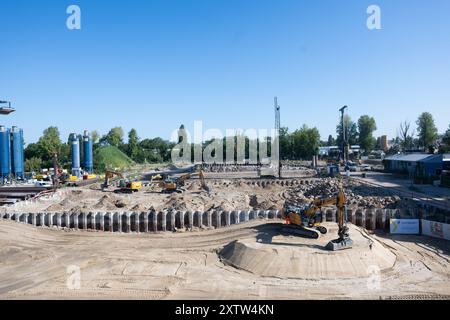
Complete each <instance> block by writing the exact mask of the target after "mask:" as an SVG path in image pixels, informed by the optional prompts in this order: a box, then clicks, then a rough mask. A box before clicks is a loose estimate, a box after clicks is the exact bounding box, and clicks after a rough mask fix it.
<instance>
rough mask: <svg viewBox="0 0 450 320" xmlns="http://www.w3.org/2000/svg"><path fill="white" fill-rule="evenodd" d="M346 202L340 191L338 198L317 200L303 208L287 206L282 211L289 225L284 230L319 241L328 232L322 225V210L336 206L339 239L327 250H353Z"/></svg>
mask: <svg viewBox="0 0 450 320" xmlns="http://www.w3.org/2000/svg"><path fill="white" fill-rule="evenodd" d="M346 201H347V199H346V197H345V193H344V192H343V191H342V190H340V191H339V192H338V194H337V196H336V197H330V198H325V199H315V200H313V202H312V203H310V204H307V205H305V206H302V207H297V206H285V207H284V208H283V210H282V216H283V218H284V219H285V220H286V224H287V226H286V227H285V228H284V230H285V231H287V232H289V233H293V234H296V235H300V236H304V237H307V238H312V239H318V238H319V237H320V234H326V233H327V232H328V230H327V229H326V228H325V227H323V226H321V225H320V221H321V220H322V216H321V212H320V209H321V208H323V207H327V206H336V207H337V209H338V210H337V213H338V216H337V220H338V226H339V230H338V239H336V240H333V241H331V242H329V243H328V244H327V246H326V248H327V249H328V250H332V251H337V250H342V249H348V248H351V247H352V246H353V241H352V240H351V239H350V236H349V229H348V227H347V226H346V222H345V216H346V205H345V203H346Z"/></svg>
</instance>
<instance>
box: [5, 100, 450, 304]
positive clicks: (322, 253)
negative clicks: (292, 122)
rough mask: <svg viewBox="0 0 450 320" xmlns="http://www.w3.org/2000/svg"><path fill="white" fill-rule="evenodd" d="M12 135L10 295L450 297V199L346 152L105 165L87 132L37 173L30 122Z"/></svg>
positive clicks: (8, 157) (8, 163)
mask: <svg viewBox="0 0 450 320" xmlns="http://www.w3.org/2000/svg"><path fill="white" fill-rule="evenodd" d="M8 108H9V109H3V111H4V112H5V114H6V113H7V112H8V113H10V112H14V109H12V108H11V106H10V105H8ZM341 112H342V113H343V111H342V110H341ZM275 129H276V130H278V131H279V130H280V107H279V106H278V104H277V100H276V99H275ZM0 134H1V135H0V147H1V148H2V149H1V150H2V151H1V152H2V153H1V159H0V160H1V167H0V169H1V176H2V182H3V184H4V185H3V186H1V187H0V200H1V204H2V205H1V206H0V299H198V300H204V299H244V300H245V299H387V300H388V299H395V300H396V299H446V300H447V299H449V298H450V272H449V266H450V264H449V259H450V242H449V238H448V236H449V230H450V229H449V227H448V226H449V224H448V223H449V222H450V218H449V217H450V216H449V215H448V213H449V208H448V199H447V200H444V201H440V198H438V197H433V198H431V197H424V196H423V195H421V194H420V193H416V194H415V195H414V194H411V193H410V192H405V191H402V189H401V187H400V186H396V187H392V186H386V185H383V184H381V183H374V182H371V180H370V179H376V178H377V177H378V175H377V173H376V172H365V171H364V172H363V171H362V170H359V171H358V172H356V173H352V174H350V170H349V168H348V167H349V165H348V164H347V163H346V158H345V148H344V149H343V152H342V155H343V159H342V161H341V162H339V161H338V162H333V163H326V162H323V161H318V159H317V158H314V159H313V160H312V161H311V162H305V161H303V162H295V161H281V162H277V163H275V166H274V164H271V165H270V166H267V165H263V164H260V163H256V164H248V163H244V164H238V163H235V164H217V163H214V164H208V163H198V164H195V165H194V164H193V165H188V166H176V165H174V164H162V165H161V166H158V167H157V168H154V169H152V170H148V168H144V167H135V168H129V169H128V170H122V171H120V170H115V169H114V168H111V169H106V170H105V172H104V173H102V174H95V173H94V168H95V165H96V164H95V163H94V161H93V157H92V139H91V136H90V134H89V132H88V131H85V132H84V133H83V135H82V138H81V139H80V138H79V136H78V135H76V134H72V135H71V137H70V140H69V141H70V143H71V162H72V166H71V167H72V170H71V171H70V172H69V173H67V172H64V170H62V168H60V166H59V163H58V155H57V154H55V156H54V161H53V163H54V168H53V171H52V174H50V179H48V180H47V181H45V180H36V179H35V180H33V181H30V180H27V179H24V169H23V168H24V167H23V161H24V157H23V131H22V130H18V129H17V128H16V127H14V128H12V129H11V130H10V129H6V128H5V127H0ZM74 276H75V277H78V278H77V279H78V280H79V281H78V282H77V281H75V285H73V283H72V282H71V281H72V280H71V279H73V277H74Z"/></svg>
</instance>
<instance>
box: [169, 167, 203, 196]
mask: <svg viewBox="0 0 450 320" xmlns="http://www.w3.org/2000/svg"><path fill="white" fill-rule="evenodd" d="M195 176H198V177H199V178H200V182H201V187H202V189H203V190H205V191H207V192H210V191H211V190H210V188H209V187H208V185H207V184H206V181H205V174H204V173H203V171H202V170H200V171H198V172H195V173H187V174H184V175H182V176H181V177H178V178H173V177H168V178H166V179H165V180H164V181H162V182H161V183H160V187H161V188H162V192H163V193H173V192H177V193H183V192H184V189H182V187H184V186H185V184H186V180H188V179H190V178H192V177H195Z"/></svg>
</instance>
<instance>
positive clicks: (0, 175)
mask: <svg viewBox="0 0 450 320" xmlns="http://www.w3.org/2000/svg"><path fill="white" fill-rule="evenodd" d="M9 149H10V130H9V129H6V127H5V126H0V182H1V183H4V182H5V181H7V180H8V179H9V178H10V176H11V158H10V150H9Z"/></svg>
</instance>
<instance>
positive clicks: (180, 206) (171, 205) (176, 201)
mask: <svg viewBox="0 0 450 320" xmlns="http://www.w3.org/2000/svg"><path fill="white" fill-rule="evenodd" d="M164 209H172V210H178V211H186V210H189V209H188V207H187V205H186V201H185V200H184V197H183V196H182V195H180V194H178V193H174V194H172V195H171V196H170V198H169V201H167V202H166V203H165V204H164Z"/></svg>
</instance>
